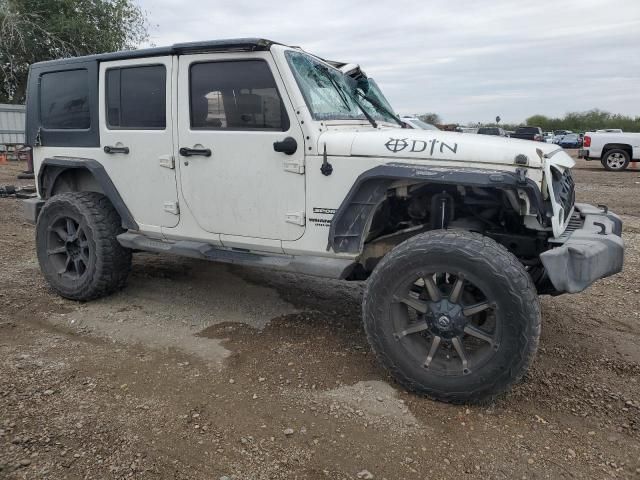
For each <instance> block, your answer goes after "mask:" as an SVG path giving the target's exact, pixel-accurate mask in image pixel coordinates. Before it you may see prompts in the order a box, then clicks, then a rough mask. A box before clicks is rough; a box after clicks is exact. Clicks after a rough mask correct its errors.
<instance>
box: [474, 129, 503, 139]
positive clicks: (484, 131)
mask: <svg viewBox="0 0 640 480" xmlns="http://www.w3.org/2000/svg"><path fill="white" fill-rule="evenodd" d="M478 133H479V134H480V135H495V136H497V137H508V136H509V135H508V134H507V132H505V131H504V129H502V128H500V127H480V128H479V129H478Z"/></svg>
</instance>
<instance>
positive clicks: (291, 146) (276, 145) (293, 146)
mask: <svg viewBox="0 0 640 480" xmlns="http://www.w3.org/2000/svg"><path fill="white" fill-rule="evenodd" d="M273 149H274V150H275V151H276V152H280V153H286V154H287V155H293V154H294V153H296V150H298V142H296V139H295V138H293V137H287V138H285V139H284V140H282V141H280V142H273Z"/></svg>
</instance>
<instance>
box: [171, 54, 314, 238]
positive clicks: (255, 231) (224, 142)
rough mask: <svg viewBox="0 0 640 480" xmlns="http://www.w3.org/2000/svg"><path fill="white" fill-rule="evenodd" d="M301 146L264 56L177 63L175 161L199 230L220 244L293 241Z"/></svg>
mask: <svg viewBox="0 0 640 480" xmlns="http://www.w3.org/2000/svg"><path fill="white" fill-rule="evenodd" d="M304 148H305V146H304V137H303V135H302V131H301V128H300V125H299V124H298V122H297V120H296V117H295V112H294V111H293V108H292V107H291V102H290V100H289V98H288V97H287V94H286V91H285V89H284V86H283V83H282V79H281V78H280V76H279V74H278V70H277V69H276V68H275V65H274V62H273V58H272V57H271V54H270V53H269V52H259V53H258V52H256V53H241V54H238V55H233V54H232V55H230V54H228V53H226V54H202V55H186V56H181V57H179V73H178V148H177V151H176V158H177V159H178V161H179V162H180V165H179V168H180V182H181V186H182V193H183V197H184V200H185V202H186V207H187V208H189V210H190V211H191V213H192V214H193V216H194V217H195V219H196V221H197V222H198V224H199V225H200V227H201V228H202V229H204V230H206V231H207V232H211V233H216V234H221V235H222V241H223V243H226V242H225V236H227V238H229V237H232V236H233V237H251V238H256V239H272V240H296V239H298V238H300V237H301V236H302V234H303V233H304V222H305V219H304V207H305V183H304V173H303V172H304V167H303V165H304ZM229 243H233V241H230V242H229Z"/></svg>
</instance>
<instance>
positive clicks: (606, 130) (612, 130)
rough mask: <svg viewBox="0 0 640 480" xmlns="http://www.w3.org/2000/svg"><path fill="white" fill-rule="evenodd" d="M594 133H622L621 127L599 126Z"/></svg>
mask: <svg viewBox="0 0 640 480" xmlns="http://www.w3.org/2000/svg"><path fill="white" fill-rule="evenodd" d="M596 133H623V132H622V129H621V128H601V129H599V130H596Z"/></svg>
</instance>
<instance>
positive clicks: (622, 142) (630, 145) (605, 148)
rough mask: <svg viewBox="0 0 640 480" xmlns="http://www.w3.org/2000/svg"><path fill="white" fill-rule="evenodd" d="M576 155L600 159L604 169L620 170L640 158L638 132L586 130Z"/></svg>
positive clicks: (586, 158) (639, 135)
mask: <svg viewBox="0 0 640 480" xmlns="http://www.w3.org/2000/svg"><path fill="white" fill-rule="evenodd" d="M578 157H579V158H584V159H585V160H600V162H601V163H602V166H603V167H604V168H605V169H607V170H609V171H613V172H620V171H622V170H624V169H626V168H627V167H628V166H629V162H631V161H636V160H640V133H623V132H600V131H596V132H587V133H585V134H584V142H583V145H582V149H580V150H578Z"/></svg>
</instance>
